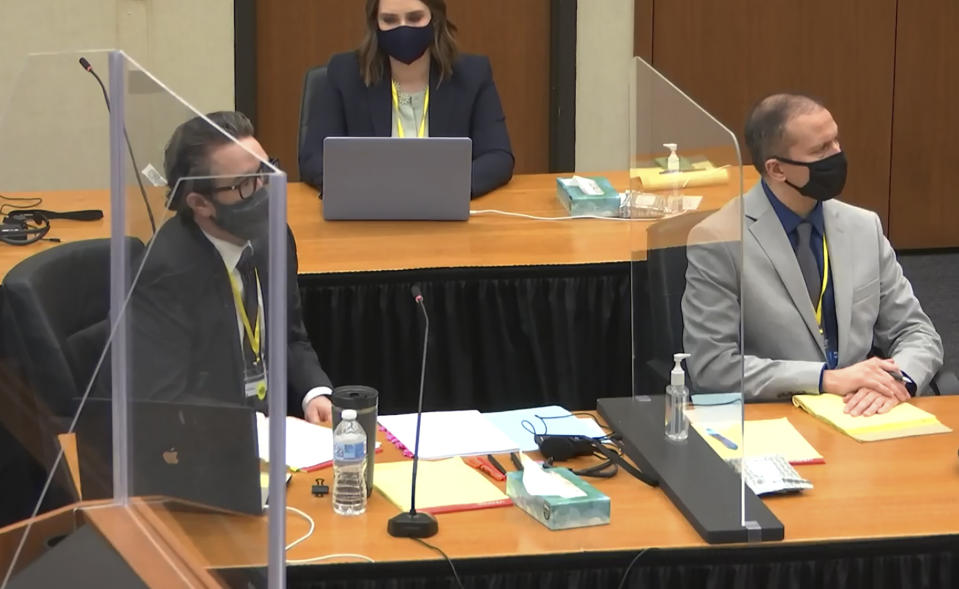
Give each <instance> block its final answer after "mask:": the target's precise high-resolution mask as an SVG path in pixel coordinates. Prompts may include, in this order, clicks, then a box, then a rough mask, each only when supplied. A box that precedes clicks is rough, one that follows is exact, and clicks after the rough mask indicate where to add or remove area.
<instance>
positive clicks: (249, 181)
mask: <svg viewBox="0 0 959 589" xmlns="http://www.w3.org/2000/svg"><path fill="white" fill-rule="evenodd" d="M269 162H270V163H269V165H267V164H265V163H264V164H260V167H259V168H257V169H256V172H253V173H252V174H244V175H243V176H237V177H236V178H234V180H233V184H230V185H228V186H217V187H215V188H214V189H213V192H230V191H231V190H236V192H237V194H239V195H240V198H241V199H244V200H245V199H247V198H250V197H251V196H253V193H254V192H256V191H257V189H258V188H260V187H261V186H263V185H265V184H268V183H269V182H270V174H273V173H274V171H273V169H274V168H276V169H279V168H280V160H279V159H277V158H275V157H271V158H270V159H269ZM271 166H272V167H271Z"/></svg>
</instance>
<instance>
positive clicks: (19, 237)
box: [0, 209, 103, 245]
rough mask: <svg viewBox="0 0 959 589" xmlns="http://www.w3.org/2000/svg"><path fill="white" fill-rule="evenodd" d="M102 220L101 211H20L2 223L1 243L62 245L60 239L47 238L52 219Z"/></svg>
mask: <svg viewBox="0 0 959 589" xmlns="http://www.w3.org/2000/svg"><path fill="white" fill-rule="evenodd" d="M102 218H103V211H101V210H85V211H69V212H65V213H57V212H54V211H46V210H43V209H19V210H15V211H12V212H11V213H9V214H8V215H7V216H5V217H4V218H3V222H2V223H0V242H3V243H8V244H10V245H30V244H31V243H36V242H38V241H40V240H41V239H43V240H46V241H53V242H56V243H60V239H59V238H58V237H46V235H47V233H49V231H50V219H72V220H74V221H96V220H98V219H102Z"/></svg>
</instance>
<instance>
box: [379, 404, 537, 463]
mask: <svg viewBox="0 0 959 589" xmlns="http://www.w3.org/2000/svg"><path fill="white" fill-rule="evenodd" d="M378 421H379V422H380V425H382V426H383V427H384V428H386V431H387V432H389V433H390V434H391V435H392V436H393V437H394V438H396V440H397V441H398V442H399V443H401V444H403V445H404V446H406V448H407V449H408V450H409V451H410V452H412V451H413V448H414V446H415V442H416V414H415V413H406V414H403V415H381V416H380V417H379V418H378ZM516 450H519V447H518V445H517V444H516V442H514V441H513V440H511V439H510V438H509V436H507V435H506V434H504V433H503V432H501V431H500V430H499V428H497V427H496V426H495V425H493V424H492V422H490V421H489V420H488V419H486V418H485V417H483V415H482V414H481V413H480V412H479V411H476V410H469V411H432V412H429V413H424V414H423V422H422V425H421V426H420V458H423V459H425V460H433V459H437V458H450V457H452V456H470V455H474V454H501V453H505V452H514V451H516Z"/></svg>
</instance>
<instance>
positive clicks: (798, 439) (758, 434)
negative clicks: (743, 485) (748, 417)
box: [691, 411, 825, 464]
mask: <svg viewBox="0 0 959 589" xmlns="http://www.w3.org/2000/svg"><path fill="white" fill-rule="evenodd" d="M695 413H696V412H695V411H693V412H692V413H691V415H692V414H695ZM693 427H695V428H696V431H697V432H699V435H700V436H702V438H703V439H704V440H706V443H707V444H709V445H710V446H712V448H713V450H715V451H716V453H717V454H719V457H720V458H722V459H723V460H730V459H734V458H741V457H742V456H743V455H745V456H746V457H752V456H761V455H767V454H778V455H780V456H782V457H783V458H785V459H786V460H787V461H788V462H789V463H790V464H821V463H823V462H825V460H824V459H823V457H822V455H821V454H820V453H819V452H817V451H816V449H815V448H813V447H812V445H811V444H810V443H809V442H807V441H806V438H804V437H803V436H802V434H800V433H799V431H797V430H796V428H795V427H793V424H792V423H790V422H789V419H788V418H786V417H780V418H779V419H760V420H754V421H746V422H744V424H743V426H742V427H740V425H739V424H738V423H736V424H728V425H727V426H726V427H718V426H716V425H712V426H710V425H708V424H704V423H699V422H694V423H693ZM743 431H744V432H745V443H743V437H744V436H743ZM717 434H718V435H719V436H722V437H723V438H725V439H726V440H727V443H728V442H731V443H732V444H733V445H735V446H736V448H730V447H729V446H728V445H727V444H724V443H723V441H722V440H721V439H720V438H719V437H718V436H717Z"/></svg>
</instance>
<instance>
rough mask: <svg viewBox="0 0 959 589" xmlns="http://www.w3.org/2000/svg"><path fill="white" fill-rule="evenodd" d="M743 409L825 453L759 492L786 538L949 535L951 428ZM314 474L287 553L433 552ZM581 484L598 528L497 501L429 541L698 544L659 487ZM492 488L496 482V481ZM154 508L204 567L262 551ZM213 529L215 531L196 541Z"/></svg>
mask: <svg viewBox="0 0 959 589" xmlns="http://www.w3.org/2000/svg"><path fill="white" fill-rule="evenodd" d="M915 403H916V405H918V406H919V407H922V408H924V409H927V410H929V411H931V412H933V413H934V414H936V415H937V416H939V418H940V419H941V420H942V422H943V423H945V424H946V425H948V426H950V427H952V428H953V429H954V430H956V431H957V432H959V398H948V397H944V398H920V399H917V400H916V401H915ZM746 413H747V418H748V419H769V418H776V417H782V416H788V417H789V419H790V421H791V422H792V423H793V424H794V425H795V426H796V428H797V429H798V430H799V431H800V432H801V433H802V434H803V435H804V436H805V437H806V439H807V440H809V442H810V443H811V444H812V445H813V446H814V447H815V448H816V449H817V450H819V452H820V453H821V454H822V455H823V456H824V457H825V459H826V464H822V465H809V466H800V467H798V470H799V472H800V473H801V474H802V475H803V476H805V477H807V478H808V479H809V480H811V481H812V482H813V484H814V485H815V488H814V489H813V490H810V491H806V492H804V493H802V494H798V495H789V496H781V497H771V498H768V499H766V503H767V505H769V506H770V508H771V509H772V510H773V512H774V513H775V514H776V516H777V517H778V518H780V520H781V521H782V522H783V523H784V525H785V530H786V537H785V541H784V542H785V543H802V542H835V541H839V540H851V539H878V538H890V537H909V536H934V535H947V534H957V533H959V512H957V511H956V510H955V508H954V505H955V501H956V497H959V461H957V457H956V449H957V448H959V433H956V432H953V433H950V434H942V435H934V436H922V437H916V438H906V439H901V440H892V441H886V442H875V443H869V444H863V443H859V442H856V441H855V440H853V439H851V438H848V437H846V436H844V435H842V434H840V433H839V432H837V431H836V430H834V429H832V428H831V427H829V426H828V425H826V424H824V423H822V422H820V421H818V420H816V419H815V418H813V417H810V416H809V415H807V414H805V413H803V412H802V411H801V410H799V409H796V408H795V407H793V406H792V405H788V404H753V405H749V406H747V408H746ZM399 459H402V458H401V456H400V454H399V453H398V452H397V451H396V450H395V448H393V447H392V446H391V445H389V444H387V447H386V448H385V450H384V452H383V453H382V454H380V455H378V456H377V460H378V461H381V462H387V461H393V460H399ZM503 464H506V465H508V464H509V461H508V460H506V461H505V462H503ZM316 476H322V477H325V478H326V480H327V481H330V480H331V479H332V472H331V471H330V470H326V471H321V472H319V473H316V474H305V473H303V474H301V473H297V474H295V475H294V477H293V480H292V481H291V484H290V486H289V490H288V493H287V501H288V504H289V505H291V506H293V507H297V508H299V509H301V510H303V511H305V512H307V513H309V514H310V516H311V517H312V518H313V519H314V521H315V522H316V531H315V532H314V534H313V536H312V537H311V538H310V539H309V540H307V541H305V542H303V543H302V544H300V545H299V546H296V547H295V548H293V549H292V550H290V552H289V558H290V559H293V560H297V559H307V558H311V557H315V556H321V555H324V554H332V553H359V554H364V555H367V556H369V557H370V558H373V559H374V560H376V561H377V562H383V561H405V560H424V559H425V560H429V559H435V558H437V556H436V555H435V554H434V553H432V552H430V551H429V550H427V549H425V548H423V547H422V546H420V545H419V544H417V543H415V542H411V541H408V540H401V539H396V538H392V537H390V536H389V535H388V534H387V533H386V521H387V520H388V519H389V518H390V517H392V516H393V515H395V514H396V512H397V509H396V507H394V506H393V505H392V504H391V503H389V502H388V501H386V499H384V498H383V497H382V496H381V495H380V494H379V493H378V492H374V493H373V496H372V497H371V498H370V502H369V507H368V511H367V513H366V514H365V515H363V516H360V517H356V518H348V517H339V516H336V515H334V514H333V511H332V509H331V506H330V498H329V497H326V498H322V499H318V498H314V497H313V496H311V495H310V493H309V485H310V484H311V483H312V480H313V478H314V477H316ZM591 482H592V484H594V485H595V486H596V487H597V488H598V489H600V490H601V491H603V492H604V493H606V494H608V495H609V496H610V497H611V498H612V517H611V520H612V521H611V523H610V525H608V526H596V527H590V528H581V529H577V530H564V531H549V530H547V529H546V528H545V527H543V526H542V525H541V524H539V523H538V522H536V521H534V520H533V519H532V518H531V517H529V516H528V515H527V514H525V513H524V512H522V511H521V510H519V509H514V508H496V509H488V510H483V511H472V512H463V513H454V514H445V515H441V516H439V517H438V519H439V522H440V531H439V534H437V535H436V536H435V537H434V538H433V539H432V540H431V542H432V543H434V544H436V545H438V546H440V547H442V548H443V549H444V550H445V551H446V552H447V554H449V555H450V557H451V558H454V559H463V558H488V557H497V556H499V557H505V556H512V555H519V554H523V555H542V554H559V553H577V552H583V551H587V552H611V551H628V550H638V549H640V548H642V547H645V546H655V547H657V548H664V549H666V548H691V547H703V546H705V544H704V542H703V541H702V540H701V539H700V538H699V536H698V534H697V533H696V532H695V530H693V528H692V527H691V526H690V525H689V523H687V522H686V520H685V519H684V518H683V517H682V516H681V515H680V514H679V513H678V511H677V510H676V509H675V508H674V507H673V505H672V503H670V501H669V500H668V499H667V498H666V497H665V495H664V494H663V493H662V491H660V490H659V489H654V488H650V487H647V486H645V485H643V484H642V483H640V482H639V481H637V480H636V479H634V478H632V477H629V476H626V475H625V474H620V475H617V476H616V477H614V478H612V479H609V480H604V479H592V480H591ZM706 482H707V481H704V483H706ZM501 486H502V487H503V488H504V489H505V483H503V484H501ZM158 515H159V518H160V519H161V520H162V521H165V522H166V523H167V524H168V525H169V526H170V529H172V530H177V532H178V533H181V534H183V536H185V537H187V538H192V539H194V542H195V549H196V550H197V551H198V552H199V553H201V554H202V556H203V558H204V559H205V560H206V562H207V563H208V565H209V566H212V567H216V568H221V567H230V566H241V565H244V564H247V565H248V564H249V563H250V562H257V561H259V560H261V559H262V558H263V556H264V555H265V549H264V547H263V546H254V545H251V544H248V543H246V542H243V541H238V539H243V538H256V537H265V536H264V534H265V527H264V526H265V521H263V520H261V519H257V518H241V517H228V516H213V515H208V514H197V513H193V514H188V513H176V512H169V511H165V510H162V511H161V512H159V513H158ZM287 524H288V525H287V537H288V540H290V541H292V540H294V539H296V538H298V537H299V536H301V535H302V534H303V533H305V532H306V529H307V526H306V523H305V522H304V521H303V520H302V518H300V517H298V516H296V515H294V514H290V515H289V516H288V518H287ZM213 530H216V531H217V532H218V534H219V535H220V536H221V539H219V540H216V541H207V540H210V539H211V538H210V533H211V531H213ZM201 540H203V541H201Z"/></svg>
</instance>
